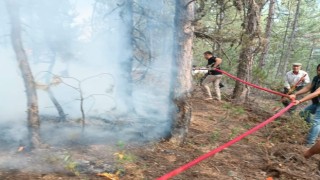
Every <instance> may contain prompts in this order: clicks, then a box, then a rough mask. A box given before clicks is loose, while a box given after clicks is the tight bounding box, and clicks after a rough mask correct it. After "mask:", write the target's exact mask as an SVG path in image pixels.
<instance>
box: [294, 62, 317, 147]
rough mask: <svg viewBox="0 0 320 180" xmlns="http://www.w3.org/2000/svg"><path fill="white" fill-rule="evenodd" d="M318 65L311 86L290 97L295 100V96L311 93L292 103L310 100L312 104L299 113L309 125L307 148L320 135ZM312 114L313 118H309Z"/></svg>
mask: <svg viewBox="0 0 320 180" xmlns="http://www.w3.org/2000/svg"><path fill="white" fill-rule="evenodd" d="M319 87H320V64H319V65H318V66H317V76H315V77H314V78H313V80H312V83H311V84H308V85H307V86H305V87H304V88H302V89H301V90H300V91H298V92H296V93H294V94H292V95H290V98H291V99H295V98H296V96H297V95H300V94H305V93H307V92H309V91H310V92H311V94H309V95H307V96H305V97H304V98H302V99H300V100H295V101H294V103H295V104H296V105H298V104H300V103H302V102H304V101H308V100H312V104H311V105H309V106H308V107H306V108H305V109H304V111H302V112H300V115H303V116H304V118H305V120H306V121H307V122H308V123H310V124H311V129H310V131H309V134H308V137H307V146H311V145H313V144H314V143H315V142H316V140H317V138H318V136H319V134H320V104H319V95H320V88H319ZM311 114H313V116H311Z"/></svg>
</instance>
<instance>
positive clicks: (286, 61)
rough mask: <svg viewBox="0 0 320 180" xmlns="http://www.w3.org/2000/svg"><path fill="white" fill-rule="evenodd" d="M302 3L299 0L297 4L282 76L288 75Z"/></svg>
mask: <svg viewBox="0 0 320 180" xmlns="http://www.w3.org/2000/svg"><path fill="white" fill-rule="evenodd" d="M300 2H301V0H298V2H297V8H296V12H295V15H294V20H293V25H292V31H291V34H290V38H289V42H288V46H287V49H286V51H285V53H284V62H283V68H282V70H283V71H282V75H284V74H286V72H287V66H288V63H289V59H290V57H291V51H292V44H293V41H294V39H295V34H296V29H297V23H298V18H299V13H300Z"/></svg>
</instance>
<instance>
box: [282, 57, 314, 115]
mask: <svg viewBox="0 0 320 180" xmlns="http://www.w3.org/2000/svg"><path fill="white" fill-rule="evenodd" d="M301 66H302V64H301V63H293V64H292V70H291V71H289V72H287V73H286V76H285V79H284V81H285V83H284V93H285V94H291V93H293V92H295V91H299V90H301V89H302V88H303V87H304V86H305V85H306V84H309V83H310V78H309V75H308V73H307V72H305V71H303V70H301ZM281 101H282V104H283V105H284V106H285V107H287V106H288V105H289V104H290V101H289V100H288V99H286V98H282V100H281ZM295 109H296V107H295V106H294V107H292V108H290V109H289V111H288V112H289V113H292V112H293V111H294V110H295Z"/></svg>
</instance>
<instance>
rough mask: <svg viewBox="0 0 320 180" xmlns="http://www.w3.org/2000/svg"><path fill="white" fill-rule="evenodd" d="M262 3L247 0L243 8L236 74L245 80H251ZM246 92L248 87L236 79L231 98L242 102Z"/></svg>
mask: <svg viewBox="0 0 320 180" xmlns="http://www.w3.org/2000/svg"><path fill="white" fill-rule="evenodd" d="M262 4H263V1H256V0H249V2H248V3H247V10H246V9H243V10H244V11H245V10H246V11H245V17H244V28H245V32H244V34H243V37H242V46H241V52H240V56H239V66H238V72H237V76H238V77H239V78H241V79H243V80H245V81H251V76H252V75H251V74H252V65H253V58H254V53H255V50H256V48H257V41H256V40H257V38H258V35H259V33H260V28H259V24H260V9H261V6H262ZM244 8H245V7H244ZM248 94H249V87H248V86H246V85H244V84H242V83H240V82H239V81H237V82H236V86H235V88H234V91H233V98H234V99H235V100H236V101H237V102H239V103H243V102H244V101H245V100H246V99H247V96H248Z"/></svg>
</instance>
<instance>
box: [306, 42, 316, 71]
mask: <svg viewBox="0 0 320 180" xmlns="http://www.w3.org/2000/svg"><path fill="white" fill-rule="evenodd" d="M314 47H315V41H313V43H312V47H311V50H310V54H309V60H308V65H307V68H306V71H307V72H309V70H310V67H311V61H312V57H313V53H314Z"/></svg>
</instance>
